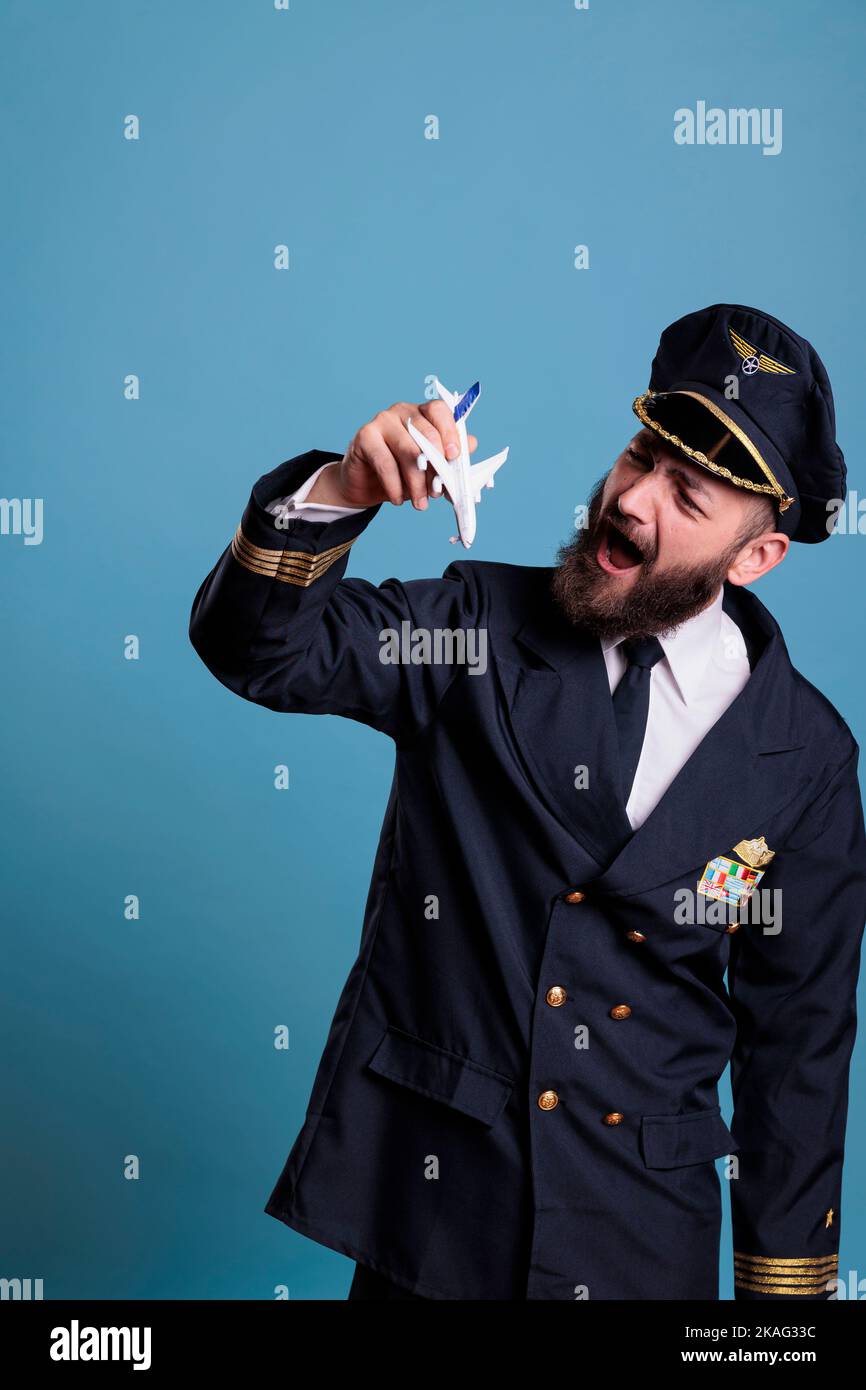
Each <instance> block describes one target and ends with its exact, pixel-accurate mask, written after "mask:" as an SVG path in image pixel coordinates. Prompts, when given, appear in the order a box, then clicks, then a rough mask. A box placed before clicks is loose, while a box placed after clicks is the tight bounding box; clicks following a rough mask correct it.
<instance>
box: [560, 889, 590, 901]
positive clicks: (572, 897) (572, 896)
mask: <svg viewBox="0 0 866 1390" xmlns="http://www.w3.org/2000/svg"><path fill="white" fill-rule="evenodd" d="M585 897H586V894H585V893H581V891H580V889H579V888H575V890H574V892H573V893H566V895H565V901H566V902H567V903H582V902H583V900H584V898H585Z"/></svg>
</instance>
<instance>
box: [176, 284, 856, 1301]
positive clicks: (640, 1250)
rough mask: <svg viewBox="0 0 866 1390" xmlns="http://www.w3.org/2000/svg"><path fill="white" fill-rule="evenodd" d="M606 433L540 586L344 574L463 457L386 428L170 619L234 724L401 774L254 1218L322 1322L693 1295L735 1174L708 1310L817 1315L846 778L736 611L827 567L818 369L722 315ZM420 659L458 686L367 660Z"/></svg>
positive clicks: (827, 505) (844, 1071)
mask: <svg viewBox="0 0 866 1390" xmlns="http://www.w3.org/2000/svg"><path fill="white" fill-rule="evenodd" d="M633 408H634V410H635V412H636V414H637V415H638V417H639V419H640V422H641V428H640V430H639V431H638V433H637V434H636V435H635V436H634V438H633V439H632V440H631V442H630V444H629V445H628V446H627V448H626V449H625V450H624V452H623V453H622V454H621V455H620V457H619V458H618V459H617V460H616V463H615V465H614V467H613V468H612V470H611V471H610V473H609V474H608V475H607V476H606V478H605V479H603V480H602V483H601V484H600V485H599V486H598V487H597V488H596V490H595V492H594V494H593V498H592V503H591V507H590V512H589V524H588V526H587V527H586V528H585V530H584V531H583V532H582V533H581V534H580V535H579V536H578V538H577V539H576V540H574V542H572V543H570V544H567V545H565V546H564V547H563V549H562V551H561V552H560V555H559V557H558V563H557V565H555V566H553V567H531V566H526V565H522V564H520V563H508V564H504V563H503V564H500V563H490V562H477V561H470V560H458V561H455V562H453V563H452V564H450V565H449V566H448V567H447V569H446V570H445V572H444V574H443V575H442V577H441V578H440V579H422V580H409V581H407V582H404V583H401V582H400V581H398V580H396V579H388V580H386V581H385V582H384V583H382V584H380V585H374V584H372V583H369V582H367V581H365V580H363V579H357V578H350V579H346V578H344V577H343V576H344V571H345V568H346V563H347V559H348V552H349V548H350V547H351V545H352V544H353V542H354V541H355V540H356V539H357V538H358V536H359V535H360V534H361V532H362V531H363V530H365V528H366V527H367V526H368V525H369V524H370V522H371V521H372V520H373V518H374V516H375V515H376V512H377V511H378V509H379V506H380V505H381V503H382V502H383V501H385V500H389V501H391V502H393V503H395V504H398V505H399V504H400V503H401V502H403V501H404V500H411V501H412V503H413V504H414V505H415V506H416V508H418V509H419V510H423V509H424V508H425V507H426V505H427V482H426V478H425V475H424V474H423V473H421V471H420V470H419V469H418V468H417V467H416V463H417V447H416V446H415V445H414V444H413V442H412V439H411V436H410V435H409V433H408V431H407V430H406V420H407V419H408V418H410V417H412V418H414V419H415V421H416V422H417V424H418V427H419V428H420V429H421V430H422V431H423V432H424V433H425V434H426V435H427V437H429V438H430V439H431V440H433V442H434V443H436V444H437V445H438V446H439V447H441V448H442V449H443V450H444V451H445V452H446V455H447V456H449V457H450V456H453V454H451V453H450V452H449V451H450V450H451V449H452V448H453V446H455V445H456V430H455V427H454V421H453V419H452V418H451V415H450V412H449V410H448V409H447V407H446V406H445V405H444V404H443V403H442V402H429V403H427V404H424V405H417V406H416V405H409V404H405V403H401V404H398V405H394V406H392V407H391V408H390V409H389V410H386V411H383V412H381V413H380V414H379V415H377V416H376V417H375V419H374V420H373V421H371V422H370V423H369V424H367V425H365V426H364V427H363V428H362V429H361V430H359V432H358V433H357V434H356V436H355V437H354V439H353V440H352V443H351V444H350V446H349V449H348V450H347V452H346V454H345V455H343V456H340V455H339V454H329V453H324V452H322V451H320V450H311V451H310V452H309V453H306V454H302V455H300V456H299V457H297V458H293V459H291V460H289V461H288V462H287V463H284V464H282V465H281V466H280V467H279V468H277V469H275V470H274V471H273V472H272V473H269V474H267V475H265V477H263V478H261V479H260V480H259V481H258V483H256V485H255V487H254V488H253V492H252V496H251V498H250V501H249V504H248V506H247V508H246V511H245V513H244V516H243V519H242V521H241V524H240V526H239V527H238V530H237V533H236V535H235V537H234V540H233V541H232V543H231V545H230V546H229V547H228V548H227V549H226V551H225V552H224V554H223V555H222V557H221V558H220V560H219V561H218V563H217V565H216V566H215V568H214V569H213V570H212V572H211V573H210V575H209V576H208V577H207V579H206V580H205V581H204V583H203V585H202V587H201V589H200V590H199V593H198V595H197V597H196V600H195V604H194V607H193V613H192V621H191V629H190V632H191V639H192V642H193V645H194V646H195V648H196V650H197V651H198V653H199V655H200V656H201V658H202V660H203V661H204V662H205V663H206V665H207V666H208V667H209V668H210V670H211V671H212V672H213V674H214V675H215V676H217V678H218V679H219V680H220V681H222V682H223V684H225V685H226V686H228V688H229V689H230V690H233V691H234V692H235V693H237V694H239V695H242V696H243V697H244V698H245V699H248V700H252V701H255V702H256V703H257V704H261V705H265V706H267V707H268V708H270V709H274V710H279V711H291V712H298V713H314V714H343V715H346V716H347V717H349V718H352V719H356V720H360V721H361V722H362V723H365V724H369V725H371V726H372V727H373V728H376V729H379V730H381V731H382V732H383V733H386V734H388V735H389V736H390V737H391V738H392V739H393V741H394V744H395V747H396V764H395V772H394V781H393V786H392V791H391V796H390V800H389V803H388V806H387V810H386V813H385V820H384V825H383V828H382V834H381V840H380V845H379V850H378V853H377V857H376V862H375V866H374V870H373V878H372V883H371V886H370V892H369V897H368V901H367V908H366V914H365V917H364V924H363V931H362V937H361V945H360V950H359V954H358V957H357V960H356V962H355V964H354V966H353V967H352V970H351V972H350V975H349V978H348V980H347V982H346V984H345V987H344V989H343V992H342V995H341V997H340V1000H339V1003H338V1005H337V1010H336V1013H335V1016H334V1020H333V1024H332V1027H331V1031H330V1035H329V1037H328V1041H327V1044H326V1048H325V1052H324V1055H323V1057H322V1061H321V1064H320V1066H319V1070H318V1073H317V1075H316V1079H315V1082H314V1085H313V1090H312V1094H311V1097H310V1101H309V1107H308V1111H307V1116H306V1120H305V1123H304V1125H303V1128H302V1130H301V1132H300V1134H299V1135H298V1137H297V1139H296V1141H295V1144H294V1146H293V1148H292V1150H291V1153H290V1154H289V1156H288V1159H287V1161H286V1164H285V1167H284V1169H283V1172H282V1174H281V1176H280V1178H279V1180H278V1182H277V1184H276V1186H275V1187H274V1190H273V1192H272V1193H271V1196H270V1198H269V1201H268V1203H267V1206H266V1207H265V1210H266V1211H267V1212H268V1213H269V1214H270V1215H272V1216H275V1217H277V1218H278V1219H279V1220H281V1221H284V1222H285V1223H286V1224H287V1225H289V1226H291V1227H293V1228H294V1229H295V1230H297V1231H300V1232H302V1233H304V1234H305V1235H308V1236H310V1237H311V1238H312V1239H314V1240H316V1241H319V1242H321V1243H322V1244H324V1245H327V1246H329V1247H331V1248H332V1249H334V1250H339V1251H342V1252H343V1253H344V1254H346V1255H348V1256H350V1257H352V1258H353V1259H354V1260H355V1261H356V1264H357V1270H356V1274H355V1278H354V1281H353V1286H352V1292H351V1294H350V1296H351V1297H368V1298H391V1297H402V1298H408V1297H415V1298H418V1297H423V1298H439V1299H570V1300H571V1299H582V1298H592V1299H657V1298H662V1299H691V1298H698V1299H717V1298H718V1296H719V1295H718V1246H719V1227H720V1214H721V1203H720V1184H719V1177H718V1173H717V1171H716V1166H715V1162H714V1160H716V1159H717V1158H719V1157H722V1156H724V1155H729V1156H730V1157H729V1159H728V1165H727V1172H726V1176H729V1177H730V1179H731V1181H730V1191H731V1201H732V1216H733V1237H734V1250H735V1255H734V1259H735V1269H736V1280H735V1287H736V1297H737V1298H738V1299H754V1300H770V1301H772V1300H778V1299H796V1300H798V1301H800V1302H808V1301H811V1300H818V1299H825V1298H827V1297H828V1296H831V1294H832V1279H833V1277H834V1276H835V1273H836V1267H837V1259H838V1243H839V1234H840V1211H841V1184H842V1162H843V1146H844V1134H845V1124H846V1111H847V1099H848V1096H847V1089H848V1071H849V1062H850V1056H851V1052H852V1048H853V1042H854V1035H855V1027H856V1023H855V987H856V980H857V971H858V964H859V953H860V942H861V936H862V931H863V924H864V919H866V834H864V825H863V812H862V806H861V799H860V793H859V788H858V782H857V757H858V751H859V750H858V746H857V744H856V742H855V740H854V738H853V736H852V734H851V731H850V729H849V728H848V726H847V724H846V723H845V721H844V719H843V718H842V717H841V716H840V715H839V714H838V713H837V711H836V710H835V709H834V708H833V706H832V705H831V704H830V703H829V701H828V700H827V699H825V698H824V696H823V695H821V694H820V693H819V691H818V690H816V689H815V687H814V686H813V685H811V684H810V683H809V682H808V681H807V680H806V679H804V677H803V676H801V675H800V674H799V673H798V672H797V671H795V670H794V668H793V667H792V665H791V662H790V659H789V657H788V653H787V651H786V649H785V644H784V641H783V638H782V634H781V631H780V629H779V627H778V625H777V623H776V622H775V620H774V619H773V617H772V616H771V615H770V613H769V612H768V611H767V610H766V608H765V607H764V606H763V605H762V604H761V603H760V602H759V601H758V600H757V599H756V598H755V596H754V595H753V594H752V593H751V592H750V589H749V587H748V586H749V585H751V584H753V583H754V581H755V580H757V579H759V578H760V577H761V576H762V575H763V574H766V573H767V572H768V571H769V570H770V569H772V568H773V567H774V566H776V565H778V564H779V563H780V562H781V561H782V560H783V559H784V558H785V557H786V555H787V553H788V550H789V547H790V542H791V541H792V540H796V541H799V542H803V543H807V544H808V543H815V542H820V541H822V540H823V539H824V538H825V537H826V535H827V534H828V530H829V523H828V520H827V518H828V514H829V511H830V509H831V508H832V507H833V505H834V502H837V503H838V502H839V501H841V499H843V498H844V496H845V465H844V461H843V457H842V454H841V452H840V450H839V448H838V445H837V444H836V440H835V417H834V407H833V397H832V394H831V390H830V385H829V382H828V380H827V375H826V372H825V371H824V368H823V365H822V364H821V361H820V359H819V358H818V356H817V354H816V353H815V351H814V349H813V348H812V347H811V346H810V344H809V343H807V342H806V341H805V340H804V339H802V338H801V337H799V336H798V335H797V334H795V333H793V332H792V331H791V330H790V329H789V328H786V327H785V325H784V324H781V323H779V322H778V321H777V320H776V319H773V318H771V317H770V316H769V315H767V314H764V313H762V312H759V311H758V310H755V309H749V308H746V307H744V306H741V305H727V304H720V305H719V304H717V305H713V306H711V307H710V308H708V309H704V310H701V311H700V312H698V313H694V314H689V315H687V316H686V317H685V318H682V319H680V320H678V321H677V322H676V323H674V324H672V325H671V326H670V327H669V328H667V329H666V330H665V332H664V333H663V334H662V338H661V341H660V344H659V348H658V352H657V354H656V357H655V360H654V362H653V367H652V374H651V379H650V385H649V390H648V391H646V392H644V393H642V394H641V395H640V396H639V397H638V398H637V399H636V400H635V402H634V407H633ZM470 444H471V446H472V447H473V448H474V445H475V441H474V439H470ZM517 559H518V561H519V556H518V557H517ZM402 625H408V626H402ZM441 631H450V632H452V633H453V632H458V633H470V632H472V633H475V634H476V635H477V636H479V637H483V638H484V640H485V642H486V648H485V650H486V653H487V660H486V663H485V664H484V666H483V669H482V665H481V664H479V665H478V668H477V669H473V668H472V666H471V665H470V664H469V663H466V662H462V663H461V662H459V661H454V660H452V661H451V662H450V663H449V662H442V661H438V662H437V661H435V660H424V659H422V660H415V661H413V660H408V661H407V660H398V661H394V660H389V659H386V658H387V656H388V641H389V638H391V637H393V634H394V632H396V633H406V632H411V633H412V634H413V641H414V640H416V639H417V641H418V642H419V644H420V645H419V646H418V649H417V650H418V652H419V653H420V654H421V656H422V658H423V655H424V635H425V634H426V635H427V637H428V638H429V636H430V634H432V633H435V632H441ZM419 634H420V636H419ZM467 646H468V643H467ZM726 968H727V972H728V973H727V987H726V984H725V978H724V977H725V971H726ZM729 1059H730V1061H731V1068H732V1071H731V1075H732V1090H733V1098H734V1114H733V1118H732V1122H731V1129H730V1130H729V1129H728V1127H727V1125H726V1124H725V1122H724V1121H723V1119H722V1116H721V1113H720V1108H719V1098H718V1090H717V1083H718V1079H719V1077H720V1075H721V1073H722V1072H723V1070H724V1068H725V1065H726V1063H727V1062H728V1060H729Z"/></svg>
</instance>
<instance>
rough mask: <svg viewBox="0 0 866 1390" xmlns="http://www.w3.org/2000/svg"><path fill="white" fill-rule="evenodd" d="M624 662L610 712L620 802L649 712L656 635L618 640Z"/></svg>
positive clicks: (657, 649)
mask: <svg viewBox="0 0 866 1390" xmlns="http://www.w3.org/2000/svg"><path fill="white" fill-rule="evenodd" d="M622 649H623V652H624V653H625V656H626V658H627V660H628V666H627V667H626V669H625V673H624V675H623V676H622V678H621V680H620V682H619V685H618V686H617V687H616V690H615V691H614V692H613V713H614V717H615V719H616V730H617V733H618V735H619V762H620V771H621V776H622V793H623V803H624V804H625V803H627V802H628V798H629V795H630V793H631V787H632V783H633V782H634V775H635V773H636V772H637V765H638V760H639V758H640V750H641V748H642V747H643V740H644V734H645V733H646V721H647V714H648V713H649V697H650V679H651V677H652V668H653V667H654V666H655V664H656V662H657V661H661V659H662V657H663V656H664V652H663V650H662V645H661V642H660V641H659V640H658V638H657V637H644V638H638V639H629V640H628V641H627V642H623V644H622Z"/></svg>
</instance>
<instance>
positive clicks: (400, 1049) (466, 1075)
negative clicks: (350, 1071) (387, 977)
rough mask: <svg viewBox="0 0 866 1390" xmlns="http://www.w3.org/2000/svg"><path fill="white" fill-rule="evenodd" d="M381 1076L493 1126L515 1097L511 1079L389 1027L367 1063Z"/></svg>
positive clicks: (467, 1058) (410, 1034) (466, 1058)
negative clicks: (512, 1097) (512, 1095)
mask: <svg viewBox="0 0 866 1390" xmlns="http://www.w3.org/2000/svg"><path fill="white" fill-rule="evenodd" d="M367 1065H368V1066H369V1067H370V1068H371V1069H372V1070H373V1071H375V1072H378V1074H379V1075H380V1076H385V1077H387V1078H388V1079H389V1080H390V1081H397V1082H399V1083H400V1085H401V1086H408V1087H409V1089H410V1090H412V1091H418V1092H419V1093H420V1094H421V1095H423V1096H430V1098H431V1099H432V1100H438V1101H442V1103H443V1104H445V1105H450V1106H451V1107H452V1108H453V1109H454V1110H461V1111H462V1112H463V1114H464V1115H471V1116H472V1118H473V1119H475V1120H481V1122H482V1123H483V1124H485V1125H492V1124H493V1121H494V1120H495V1119H496V1118H497V1116H498V1115H499V1114H500V1112H501V1111H502V1109H503V1107H504V1105H505V1102H506V1101H507V1100H508V1097H509V1095H510V1094H511V1090H512V1087H513V1085H514V1082H513V1081H512V1080H511V1078H510V1077H507V1076H502V1075H501V1074H500V1073H499V1072H496V1071H491V1069H490V1068H489V1067H482V1066H481V1065H480V1064H479V1063H478V1062H473V1061H471V1059H470V1058H469V1057H460V1056H459V1055H458V1054H457V1053H456V1052H448V1051H447V1049H446V1048H444V1047H437V1046H436V1045H435V1044H434V1043H429V1042H425V1041H424V1039H423V1038H416V1037H415V1036H414V1035H413V1034H412V1033H404V1032H403V1031H402V1029H400V1028H394V1027H393V1026H389V1027H388V1028H386V1030H385V1032H384V1034H383V1036H382V1038H381V1040H380V1042H379V1045H378V1047H377V1048H376V1051H375V1052H374V1053H373V1056H372V1057H371V1058H370V1061H369V1062H368V1064H367Z"/></svg>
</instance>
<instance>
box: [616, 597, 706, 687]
mask: <svg viewBox="0 0 866 1390" xmlns="http://www.w3.org/2000/svg"><path fill="white" fill-rule="evenodd" d="M723 598H724V589H723V587H722V586H721V585H720V586H719V592H718V593H717V594H716V597H715V598H714V599H713V602H712V603H711V604H709V605H708V606H707V607H706V608H703V609H701V612H700V613H696V614H695V616H694V617H693V618H688V619H687V620H686V622H684V623H680V625H679V627H675V628H674V629H673V631H672V632H668V633H666V634H665V635H664V636H663V635H662V634H661V633H660V634H659V642H660V643H661V646H662V650H663V652H664V654H665V656H666V658H667V662H668V666H669V667H670V669H671V674H672V675H673V678H674V681H675V682H676V686H677V689H678V691H679V693H680V697H681V699H682V701H683V703H684V704H686V705H687V704H689V703H690V702H691V701H692V700H694V699H695V698H696V696H697V695H698V694H699V693H700V690H701V683H702V677H703V675H704V672H705V671H706V669H707V665H708V663H709V661H710V659H711V657H712V656H713V653H714V652H715V650H716V646H717V644H718V641H719V636H720V634H721V629H722V600H723ZM622 640H623V639H622V638H621V637H605V638H603V640H602V644H601V647H602V651H604V652H608V651H610V650H611V648H613V647H618V646H619V644H620V642H622ZM622 655H623V658H624V657H625V653H622Z"/></svg>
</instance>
